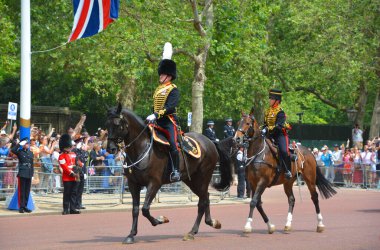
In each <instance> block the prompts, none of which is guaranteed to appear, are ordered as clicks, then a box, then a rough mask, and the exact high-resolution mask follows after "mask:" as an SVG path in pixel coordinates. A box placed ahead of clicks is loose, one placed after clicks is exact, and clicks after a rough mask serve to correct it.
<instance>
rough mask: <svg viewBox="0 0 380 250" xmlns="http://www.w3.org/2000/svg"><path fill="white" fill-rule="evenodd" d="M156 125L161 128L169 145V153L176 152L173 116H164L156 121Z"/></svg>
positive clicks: (175, 130)
mask: <svg viewBox="0 0 380 250" xmlns="http://www.w3.org/2000/svg"><path fill="white" fill-rule="evenodd" d="M157 125H158V126H160V127H161V128H163V129H164V130H165V131H166V132H167V133H165V135H166V138H167V139H168V141H169V143H170V151H177V136H178V134H177V121H176V119H175V117H174V116H171V117H169V116H165V117H162V118H160V119H158V120H157Z"/></svg>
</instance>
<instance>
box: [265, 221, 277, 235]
mask: <svg viewBox="0 0 380 250" xmlns="http://www.w3.org/2000/svg"><path fill="white" fill-rule="evenodd" d="M267 226H268V233H269V234H272V233H274V231H276V226H275V225H273V224H272V223H271V222H270V221H268V222H267Z"/></svg>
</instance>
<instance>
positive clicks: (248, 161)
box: [238, 116, 273, 167]
mask: <svg viewBox="0 0 380 250" xmlns="http://www.w3.org/2000/svg"><path fill="white" fill-rule="evenodd" d="M250 119H251V123H250V125H249V128H248V129H247V130H246V131H244V130H243V129H242V128H239V129H238V131H240V132H241V133H242V134H243V142H242V145H243V147H244V154H245V155H247V148H248V144H249V142H250V141H254V140H256V139H257V138H259V137H260V136H263V135H256V136H253V137H249V135H248V134H249V132H250V130H253V122H254V120H255V118H254V117H253V116H250ZM265 148H266V142H265V140H263V146H262V149H261V150H260V152H258V153H257V154H255V155H252V156H251V157H246V162H245V166H248V165H249V164H251V163H252V162H253V163H263V164H266V165H268V166H270V167H273V165H272V164H270V163H268V162H266V161H264V160H260V161H256V158H257V157H258V156H259V155H261V154H262V153H263V152H264V151H265ZM264 157H265V155H264ZM264 157H263V159H264Z"/></svg>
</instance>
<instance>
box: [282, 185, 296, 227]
mask: <svg viewBox="0 0 380 250" xmlns="http://www.w3.org/2000/svg"><path fill="white" fill-rule="evenodd" d="M284 191H285V193H286V195H287V196H288V204H289V209H288V217H287V218H286V224H285V228H284V231H285V232H289V231H291V230H292V220H293V209H294V204H295V203H296V199H295V198H294V194H293V182H287V183H285V184H284Z"/></svg>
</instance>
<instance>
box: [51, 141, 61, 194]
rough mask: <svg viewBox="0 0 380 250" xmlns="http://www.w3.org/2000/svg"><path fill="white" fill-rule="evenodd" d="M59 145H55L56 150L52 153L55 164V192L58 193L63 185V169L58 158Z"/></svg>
mask: <svg viewBox="0 0 380 250" xmlns="http://www.w3.org/2000/svg"><path fill="white" fill-rule="evenodd" d="M59 152H60V151H59V145H58V144H56V145H54V151H53V153H52V154H51V160H52V162H53V166H54V173H55V174H54V184H55V185H54V190H53V192H54V193H58V192H59V189H60V188H61V187H62V186H61V175H60V173H62V170H61V169H60V166H59V164H58V158H59Z"/></svg>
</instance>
